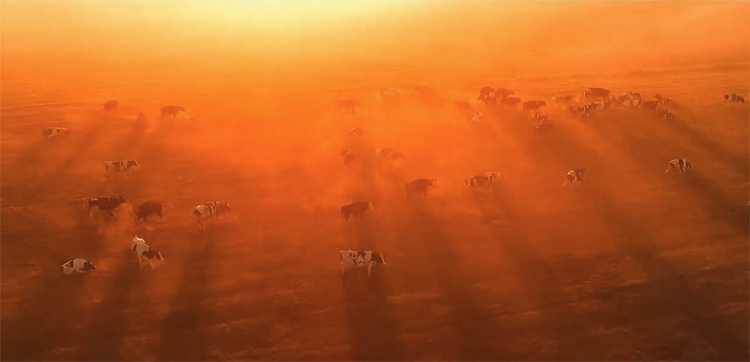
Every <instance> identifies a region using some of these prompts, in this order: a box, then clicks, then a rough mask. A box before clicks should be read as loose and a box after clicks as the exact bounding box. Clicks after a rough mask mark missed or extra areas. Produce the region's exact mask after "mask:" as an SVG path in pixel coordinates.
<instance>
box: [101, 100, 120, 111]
mask: <svg viewBox="0 0 750 362" xmlns="http://www.w3.org/2000/svg"><path fill="white" fill-rule="evenodd" d="M118 104H120V102H118V101H109V102H107V103H104V104H103V106H104V110H105V111H113V110H115V109H117V105H118Z"/></svg>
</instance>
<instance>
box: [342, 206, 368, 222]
mask: <svg viewBox="0 0 750 362" xmlns="http://www.w3.org/2000/svg"><path fill="white" fill-rule="evenodd" d="M374 207H375V203H374V202H369V201H357V202H352V203H351V204H349V205H344V206H341V220H343V221H349V216H352V215H353V216H355V217H357V219H358V220H359V221H360V222H362V216H363V215H364V214H365V212H367V211H369V210H374Z"/></svg>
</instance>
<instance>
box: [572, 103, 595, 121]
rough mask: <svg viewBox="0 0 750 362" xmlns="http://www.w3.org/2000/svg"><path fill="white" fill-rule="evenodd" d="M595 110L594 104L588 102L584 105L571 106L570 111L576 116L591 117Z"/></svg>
mask: <svg viewBox="0 0 750 362" xmlns="http://www.w3.org/2000/svg"><path fill="white" fill-rule="evenodd" d="M592 110H593V106H592V105H590V104H586V105H583V106H572V107H570V113H572V114H573V116H575V117H579V118H580V117H586V118H588V117H591V111H592Z"/></svg>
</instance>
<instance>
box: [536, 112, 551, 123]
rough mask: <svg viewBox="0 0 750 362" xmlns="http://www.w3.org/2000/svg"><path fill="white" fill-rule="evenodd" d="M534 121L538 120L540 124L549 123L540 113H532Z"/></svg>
mask: <svg viewBox="0 0 750 362" xmlns="http://www.w3.org/2000/svg"><path fill="white" fill-rule="evenodd" d="M534 119H538V120H539V121H540V122H544V121H549V118H547V116H546V115H544V114H542V113H534Z"/></svg>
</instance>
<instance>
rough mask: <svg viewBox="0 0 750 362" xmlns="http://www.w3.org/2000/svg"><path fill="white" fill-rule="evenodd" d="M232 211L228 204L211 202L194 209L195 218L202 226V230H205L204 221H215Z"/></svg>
mask: <svg viewBox="0 0 750 362" xmlns="http://www.w3.org/2000/svg"><path fill="white" fill-rule="evenodd" d="M231 211H232V207H231V206H229V204H228V203H225V202H218V201H211V202H206V203H203V204H200V205H198V206H196V207H195V209H193V217H195V221H196V222H197V223H198V226H200V228H201V230H203V229H204V226H203V219H208V218H210V219H214V218H216V217H218V216H219V215H221V214H225V213H228V212H231Z"/></svg>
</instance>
